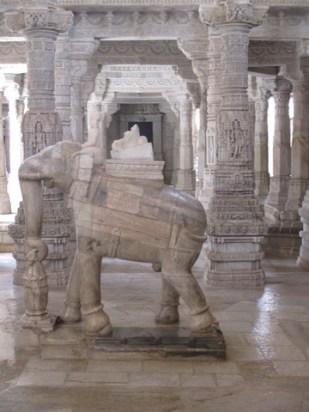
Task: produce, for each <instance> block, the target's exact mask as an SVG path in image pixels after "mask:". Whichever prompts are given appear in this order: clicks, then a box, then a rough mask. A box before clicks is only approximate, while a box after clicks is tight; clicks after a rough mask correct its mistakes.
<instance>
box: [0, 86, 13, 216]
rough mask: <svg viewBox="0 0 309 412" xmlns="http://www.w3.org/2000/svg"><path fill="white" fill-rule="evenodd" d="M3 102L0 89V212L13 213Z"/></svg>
mask: <svg viewBox="0 0 309 412" xmlns="http://www.w3.org/2000/svg"><path fill="white" fill-rule="evenodd" d="M2 104H3V91H0V214H9V213H11V204H10V199H9V195H8V188H7V186H8V180H7V170H6V161H5V147H4V136H3V116H2Z"/></svg>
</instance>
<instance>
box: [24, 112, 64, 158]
mask: <svg viewBox="0 0 309 412" xmlns="http://www.w3.org/2000/svg"><path fill="white" fill-rule="evenodd" d="M22 128H23V138H24V142H25V157H26V158H27V157H29V156H32V155H34V154H36V153H38V152H40V151H41V150H42V149H44V148H45V147H47V146H50V145H52V144H55V143H57V142H58V141H59V140H61V124H60V120H59V117H58V115H57V114H56V113H31V112H28V113H26V115H25V117H24V120H23V126H22Z"/></svg>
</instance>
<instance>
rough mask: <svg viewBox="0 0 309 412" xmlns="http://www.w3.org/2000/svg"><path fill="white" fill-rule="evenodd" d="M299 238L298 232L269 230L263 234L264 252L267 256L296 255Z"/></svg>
mask: <svg viewBox="0 0 309 412" xmlns="http://www.w3.org/2000/svg"><path fill="white" fill-rule="evenodd" d="M300 244H301V240H300V237H299V234H298V232H297V231H296V232H292V231H290V233H288V232H284V231H281V232H280V231H279V230H277V231H270V232H269V233H268V234H267V235H266V236H265V244H264V253H265V257H267V258H287V257H296V256H297V255H298V253H299V248H300Z"/></svg>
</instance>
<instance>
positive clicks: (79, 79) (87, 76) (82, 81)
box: [70, 38, 99, 143]
mask: <svg viewBox="0 0 309 412" xmlns="http://www.w3.org/2000/svg"><path fill="white" fill-rule="evenodd" d="M98 46H99V42H97V41H96V40H94V39H92V38H90V39H87V38H86V39H79V40H74V42H72V46H71V54H70V57H71V59H72V60H71V68H72V70H71V132H72V139H73V141H76V142H79V143H83V142H84V140H85V137H86V112H87V101H88V97H89V96H90V94H91V92H92V90H93V88H94V84H95V78H96V75H97V72H96V69H95V68H93V67H92V65H91V62H90V60H91V58H92V56H93V54H94V52H95V50H96V49H97V48H98ZM97 70H98V69H97Z"/></svg>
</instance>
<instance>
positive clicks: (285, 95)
mask: <svg viewBox="0 0 309 412" xmlns="http://www.w3.org/2000/svg"><path fill="white" fill-rule="evenodd" d="M291 91H292V84H291V82H290V81H289V80H287V79H285V78H284V77H278V78H277V79H276V82H275V88H274V90H273V96H274V99H275V103H276V104H277V105H287V104H288V102H289V99H290V94H291Z"/></svg>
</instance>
